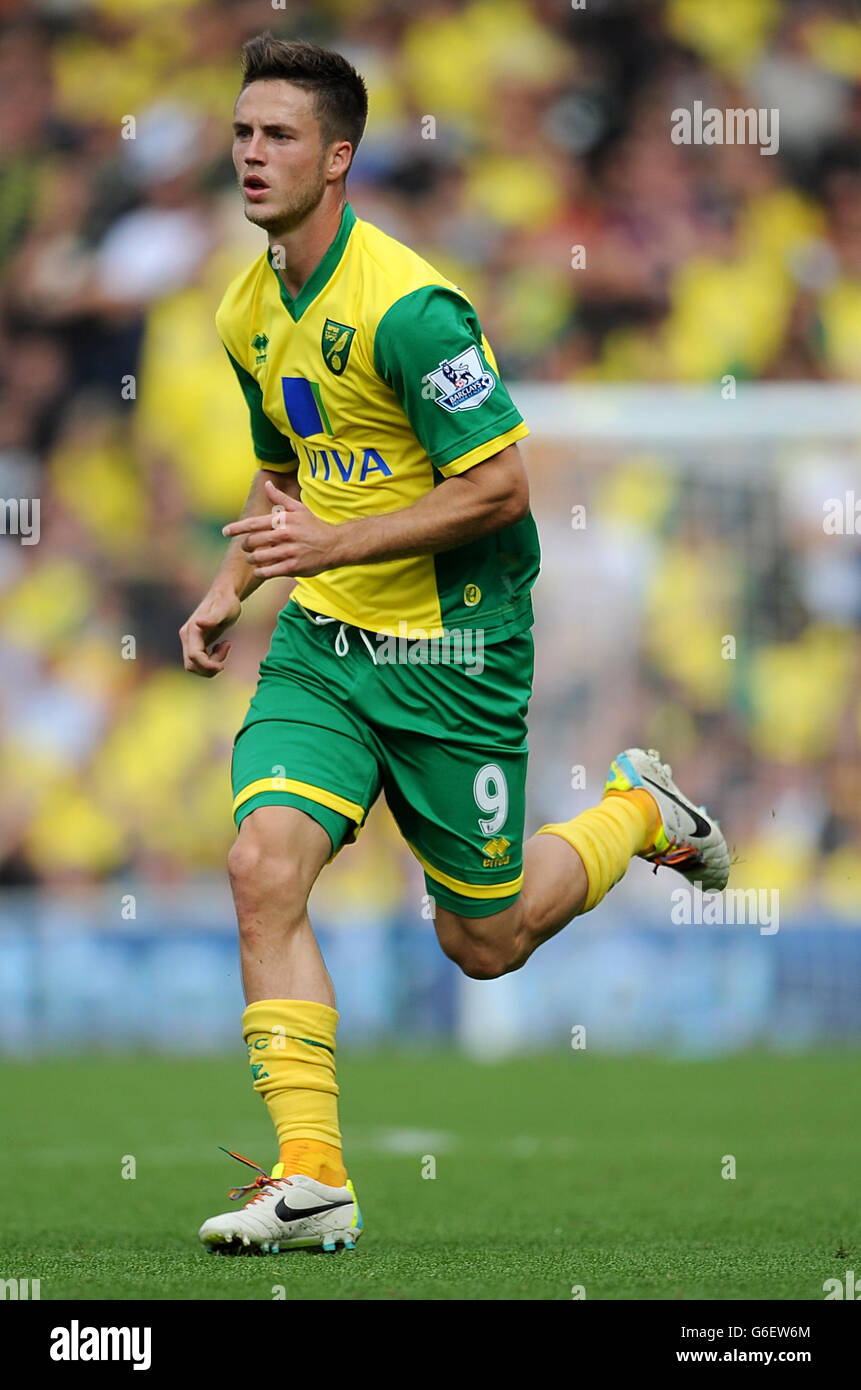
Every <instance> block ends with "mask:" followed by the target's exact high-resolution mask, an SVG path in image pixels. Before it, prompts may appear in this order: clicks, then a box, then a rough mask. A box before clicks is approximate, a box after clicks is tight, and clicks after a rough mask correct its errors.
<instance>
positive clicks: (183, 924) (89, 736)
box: [0, 0, 861, 1056]
mask: <svg viewBox="0 0 861 1390" xmlns="http://www.w3.org/2000/svg"><path fill="white" fill-rule="evenodd" d="M0 15H2V31H0V257H2V287H0V496H2V498H3V499H24V498H38V499H40V502H41V535H40V539H39V543H38V544H33V545H27V544H23V543H22V538H21V537H19V536H15V535H6V536H0V668H2V686H0V788H2V803H0V1048H2V1049H4V1050H6V1051H7V1052H10V1053H16V1052H20V1053H22V1054H23V1053H25V1052H26V1053H30V1052H32V1050H33V1049H34V1047H35V1048H38V1047H43V1048H45V1049H51V1050H57V1049H63V1050H65V1051H68V1050H72V1051H74V1050H75V1049H76V1048H82V1047H93V1046H99V1047H100V1046H114V1047H133V1048H141V1047H145V1048H156V1049H160V1048H168V1047H170V1046H171V1044H172V1043H173V1042H174V1041H175V1037H176V1033H177V1030H178V1029H179V1028H181V1029H182V1033H183V1037H184V1039H185V1042H186V1045H188V1044H189V1041H191V1043H192V1045H194V1046H196V1047H198V1048H199V1049H200V1050H201V1051H203V1052H206V1051H209V1050H223V1049H226V1048H232V1049H235V1048H237V1045H238V1033H239V1011H240V1007H241V1004H240V991H239V981H238V965H237V951H236V945H235V940H234V926H233V915H232V908H231V904H230V900H229V894H228V891H227V886H226V880H225V872H224V860H225V855H226V851H227V848H228V845H229V843H230V841H231V838H232V824H231V818H230V793H229V781H228V762H229V755H230V745H231V740H232V736H233V733H234V731H235V729H236V728H237V727H238V725H239V723H240V721H241V718H242V716H243V714H244V710H245V707H246V704H247V700H248V698H249V695H250V693H251V690H252V688H253V683H254V680H255V675H256V668H257V663H258V661H259V660H260V658H261V657H262V655H263V653H264V651H265V647H266V644H267V641H268V634H269V631H270V629H271V625H272V622H273V619H274V615H275V613H276V611H277V609H278V608H279V607H280V605H281V604H282V603H283V602H284V601H285V598H286V594H287V587H286V585H283V584H281V585H279V584H277V583H270V584H269V585H267V586H266V587H265V588H264V589H263V590H262V591H261V592H260V593H259V594H258V595H257V596H256V597H255V598H254V599H253V600H252V601H251V602H250V603H249V605H248V607H247V610H246V612H245V614H244V616H243V619H242V622H241V624H240V626H239V627H238V628H237V629H236V632H235V645H234V648H233V651H232V653H231V657H230V661H229V665H228V668H227V670H226V671H225V673H224V674H223V675H222V676H220V677H219V678H218V679H217V680H216V681H215V682H203V681H198V680H195V679H193V678H191V677H190V676H188V675H186V674H185V673H184V672H183V671H182V668H181V665H180V661H179V645H178V639H177V629H178V628H179V626H180V625H181V623H182V622H183V621H184V619H185V617H186V616H187V615H188V613H189V611H190V610H191V608H192V607H193V606H194V605H195V604H196V602H197V601H198V599H199V598H200V596H201V595H202V593H203V592H204V589H205V587H206V586H207V584H208V582H209V579H210V577H211V574H212V572H213V570H214V568H215V566H216V564H217V561H218V557H219V554H220V552H221V548H222V544H223V543H222V541H221V537H220V533H219V528H220V526H221V525H222V524H223V523H224V521H225V520H227V519H230V518H232V517H233V516H235V515H236V514H237V513H238V510H239V508H240V506H241V504H242V502H243V500H244V497H245V494H246V492H247V489H248V486H249V480H250V476H251V470H252V467H253V464H252V460H251V454H250V443H249V437H248V431H247V421H246V416H245V406H244V402H243V400H242V398H241V395H240V393H239V391H238V389H237V388H236V384H235V381H234V380H233V378H232V375H231V372H230V368H229V365H228V363H227V362H226V360H225V358H224V353H223V351H222V349H221V347H220V344H219V342H218V340H217V337H216V334H215V329H214V325H213V314H214V311H215V307H216V305H217V303H218V300H219V298H220V296H221V293H222V291H223V289H224V287H225V286H226V284H227V282H228V280H229V279H230V277H231V276H232V275H233V274H235V273H236V272H237V271H238V270H239V269H241V268H242V267H243V265H245V264H246V263H247V262H248V261H249V260H250V259H251V258H253V256H254V255H256V254H257V253H258V252H259V250H260V247H261V241H260V234H259V233H258V232H256V231H255V230H254V229H252V228H251V227H249V226H248V225H247V224H246V223H245V222H244V220H243V218H242V214H241V207H240V201H239V198H238V195H237V193H236V191H235V187H234V183H233V177H232V168H231V163H230V157H229V122H230V117H231V109H232V103H233V100H234V97H235V95H236V90H237V85H238V49H239V46H240V44H241V42H242V41H243V40H244V39H245V38H247V37H249V36H250V35H251V34H253V33H256V32H259V31H260V30H261V29H263V28H267V27H271V28H272V29H273V30H274V31H275V32H276V33H277V34H279V35H283V36H302V37H308V38H314V39H316V40H318V41H320V42H322V43H325V44H328V45H330V46H332V47H336V48H338V49H339V50H340V51H343V52H344V53H346V54H347V56H349V57H350V58H351V59H352V60H353V61H354V62H355V63H356V65H357V66H358V67H359V69H360V71H362V73H363V74H364V75H365V78H366V80H367V82H368V86H369V89H370V93H371V117H370V123H369V128H368V132H367V135H366V137H365V140H364V143H363V145H362V147H361V149H360V151H359V154H358V157H357V159H356V163H355V166H354V169H353V172H352V173H351V176H350V180H349V183H348V194H349V197H350V199H351V202H352V203H353V205H354V207H355V209H356V211H357V213H358V215H359V216H361V217H365V218H367V219H369V220H371V221H373V222H375V223H377V224H379V225H380V226H382V227H383V228H384V229H385V230H387V231H389V232H391V233H392V234H394V235H395V236H397V237H399V238H401V239H402V240H404V241H406V242H407V243H408V244H410V245H411V246H414V247H415V248H416V249H418V250H419V251H420V252H422V253H423V254H425V255H426V256H427V257H428V258H429V259H430V260H431V261H433V262H434V263H436V264H437V265H438V266H439V267H440V268H441V269H442V270H443V271H444V272H445V273H446V274H447V275H449V276H451V277H452V278H453V279H454V280H455V281H456V283H458V284H460V285H462V286H463V287H464V288H465V289H466V290H467V292H468V293H469V294H470V296H471V297H472V299H473V300H474V302H475V303H476V305H477V307H478V309H479V312H480V315H481V318H482V321H483V324H484V327H485V330H486V332H487V334H488V336H489V338H490V340H491V342H492V343H493V345H494V348H495V350H496V353H497V356H498V358H499V360H500V365H501V368H502V371H503V373H504V375H505V377H506V378H507V380H508V381H509V382H510V383H511V384H512V390H513V394H514V396H515V399H517V400H518V402H519V403H520V405H521V407H522V408H523V410H524V412H525V413H526V416H527V419H528V420H529V421H530V423H531V424H532V426H533V434H532V437H531V438H530V440H528V441H527V442H526V446H525V453H526V456H527V459H528V465H529V469H530V475H531V480H532V486H533V494H534V509H535V512H536V516H537V519H538V522H539V527H540V531H541V536H542V542H543V550H544V565H543V573H542V576H541V579H540V581H539V584H538V587H537V590H536V613H537V621H536V641H537V652H538V661H537V678H536V690H535V699H534V704H533V711H532V738H531V748H532V763H531V780H530V799H529V807H528V824H527V828H528V830H529V831H530V833H531V831H532V830H534V829H535V828H537V826H538V825H539V824H542V823H543V822H544V821H546V820H558V819H560V818H561V817H562V816H570V815H574V814H576V812H577V811H578V810H580V809H582V808H583V807H584V806H585V805H587V804H589V803H590V802H592V801H594V800H595V798H596V797H597V795H598V794H599V792H600V787H601V785H602V781H603V776H604V771H605V767H606V764H607V762H608V760H609V758H610V757H611V756H612V755H613V754H614V753H615V752H616V751H617V750H618V749H619V748H621V747H624V746H625V745H626V744H628V743H641V744H644V745H646V746H649V745H654V746H657V747H658V748H660V749H661V751H662V754H663V756H664V757H665V758H667V759H668V760H669V761H670V762H671V763H672V764H673V767H674V770H675V772H676V774H677V776H678V777H679V780H680V781H681V782H682V784H683V785H691V786H693V787H696V788H698V789H700V788H701V789H702V793H701V794H702V796H703V798H704V799H705V800H707V802H708V804H709V806H710V807H712V808H716V809H717V810H718V812H719V814H720V816H721V820H722V822H723V824H724V825H725V827H726V828H727V830H728V833H729V838H730V839H731V841H732V842H733V843H734V844H735V845H736V846H737V848H738V852H739V855H740V862H739V863H738V865H737V866H736V868H735V869H734V871H733V877H732V879H731V886H734V887H739V888H756V889H778V890H779V893H780V899H779V903H780V930H779V932H778V933H777V934H774V935H761V934H760V933H759V931H758V929H757V927H756V926H753V925H748V926H744V927H730V926H712V927H708V926H690V927H683V926H678V925H675V924H674V923H673V922H672V921H671V911H670V909H671V899H670V894H671V891H672V889H673V887H674V886H675V885H676V883H677V882H678V880H675V879H674V876H672V875H670V874H669V873H662V874H661V875H659V876H658V877H657V878H654V877H652V876H651V875H650V873H649V872H648V870H647V869H646V866H645V865H641V864H635V865H634V866H633V867H632V869H631V871H630V873H629V874H628V876H627V878H626V879H625V881H624V882H623V884H621V885H620V886H619V887H617V888H616V889H615V890H614V892H613V893H612V895H611V897H610V898H609V899H608V901H607V902H606V903H605V904H604V905H603V906H602V907H601V908H600V910H599V912H598V913H597V914H595V916H594V917H591V918H587V919H584V920H583V921H581V922H578V923H577V924H576V925H575V926H574V927H572V928H570V929H569V930H568V931H567V932H565V933H563V934H562V935H561V936H560V937H558V938H557V939H556V940H555V941H554V942H552V943H551V944H550V945H548V946H547V947H545V948H544V949H543V950H542V951H541V952H540V953H539V955H538V956H536V957H535V959H534V960H533V961H532V962H531V963H530V965H529V967H528V969H527V970H526V971H524V972H522V973H521V974H519V975H517V976H512V977H508V978H507V979H504V980H501V981H498V982H495V983H493V984H491V985H487V984H481V985H479V984H476V983H474V982H470V981H467V980H464V979H463V978H461V977H459V976H458V973H457V971H456V970H455V968H454V967H453V966H452V965H451V964H450V963H449V962H448V961H447V960H446V959H445V958H444V957H443V956H442V954H441V952H440V951H439V948H438V947H437V945H436V942H435V939H434V936H433V932H432V924H431V922H430V921H429V918H428V906H427V903H426V901H425V899H424V885H423V882H422V879H421V876H420V874H419V872H418V871H417V868H416V866H415V865H414V864H413V862H412V860H411V859H410V856H409V855H408V853H407V852H406V851H405V850H404V848H403V847H402V846H401V845H400V843H399V841H398V838H397V835H396V832H395V831H394V829H393V827H392V825H391V822H390V821H389V819H388V816H387V813H386V812H385V809H384V808H383V807H382V806H379V807H378V808H377V809H376V811H375V813H374V814H373V815H372V817H371V819H370V821H369V824H368V826H367V828H366V829H365V830H364V831H363V833H362V835H361V837H360V839H359V841H358V843H357V845H356V846H355V847H352V848H350V849H349V850H347V851H345V852H344V853H343V854H342V855H341V856H340V857H339V859H338V861H337V862H336V864H335V866H334V867H333V868H332V869H331V870H330V871H329V872H327V873H326V874H325V876H324V878H323V881H322V883H321V884H320V887H319V889H318V891H317V893H316V895H315V899H314V904H313V908H314V920H315V923H316V925H317V926H318V929H319V933H320V937H321V941H322V944H323V947H324V953H325V955H326V957H327V962H328V965H329V968H330V971H331V973H332V976H333V978H334V980H335V983H336V988H337V991H338V1000H339V1007H340V1009H341V1014H342V1029H341V1034H340V1036H341V1039H342V1041H343V1043H345V1044H347V1045H348V1047H353V1046H358V1045H360V1044H363V1043H395V1042H397V1044H398V1045H399V1046H406V1045H407V1044H417V1043H427V1044H432V1043H439V1042H446V1043H448V1042H452V1041H454V1042H455V1043H457V1044H459V1045H460V1046H461V1047H463V1048H467V1049H469V1050H470V1051H472V1052H474V1053H476V1054H479V1055H500V1054H505V1053H506V1052H516V1051H519V1050H522V1049H524V1048H528V1047H538V1046H549V1045H556V1046H561V1047H567V1046H568V1038H569V1035H570V1030H571V1027H572V1025H573V1024H575V1023H586V1024H587V1025H588V1029H589V1045H590V1048H595V1049H599V1050H607V1051H609V1050H613V1049H619V1050H632V1049H633V1050H636V1049H640V1048H660V1049H669V1050H672V1051H674V1052H679V1053H682V1054H685V1055H691V1054H693V1055H700V1056H709V1055H712V1054H713V1053H716V1052H722V1051H727V1050H732V1049H735V1048H740V1047H745V1046H750V1045H754V1044H762V1043H765V1044H769V1045H772V1046H776V1047H787V1048H791V1049H795V1048H803V1047H807V1046H810V1045H812V1044H815V1043H818V1042H821V1041H825V1040H829V1041H831V1042H835V1041H837V1042H840V1043H849V1042H852V1041H854V1042H855V1044H857V1043H858V1041H859V1038H861V1002H859V1001H861V989H859V986H861V931H859V926H861V910H859V892H861V797H859V794H858V787H859V774H861V641H859V636H858V631H859V618H861V516H859V521H858V525H857V531H858V534H856V533H855V532H854V530H853V529H852V527H851V526H850V527H848V528H847V530H848V532H849V533H848V534H842V535H832V534H828V533H827V532H826V531H825V529H824V527H823V516H824V508H825V506H826V504H827V501H828V499H832V498H837V499H843V500H845V499H846V497H847V494H851V493H852V490H853V489H854V490H855V492H856V493H857V495H858V496H859V498H861V449H860V448H859V440H858V423H859V420H861V410H859V402H861V173H859V162H858V151H859V134H861V130H859V127H861V100H859V83H858V79H859V76H861V31H859V28H858V27H857V24H856V23H855V22H854V15H855V10H854V7H853V6H851V5H849V4H844V3H840V0H833V2H832V0H818V3H813V4H811V3H789V0H787V3H781V2H780V0H720V3H716V2H715V3H707V0H666V3H657V2H656V3H648V2H647V0H636V2H635V0H630V3H628V2H626V0H588V4H587V7H586V9H584V10H578V9H575V8H573V6H570V5H567V4H564V3H561V0H531V3H526V0H465V2H462V0H425V2H424V3H422V4H421V5H420V6H417V5H413V4H409V3H406V2H405V0H403V2H399V0H389V2H388V3H386V0H316V3H314V4H308V5H306V6H303V5H301V4H290V3H287V5H286V6H285V7H284V8H283V9H281V8H273V6H271V5H269V4H264V3H262V0H237V3H231V2H230V0H223V3H197V2H195V0H189V3H182V0H169V3H160V0H93V3H85V2H84V0H81V2H80V3H79V0H30V3H27V4H21V5H19V4H16V3H14V0H12V2H11V3H10V0H5V3H3V4H2V5H0ZM695 100H701V101H703V102H704V104H705V105H714V106H717V107H719V108H722V109H723V108H725V107H733V106H744V107H748V106H753V107H768V108H771V107H777V108H779V111H780V150H779V153H778V154H777V155H775V156H774V157H765V156H762V155H760V153H759V151H758V150H757V149H756V148H750V147H743V146H742V147H738V146H727V145H723V146H721V145H715V146H710V147H696V146H694V147H681V146H676V145H673V144H672V143H671V142H670V139H669V127H670V112H671V111H672V110H673V109H674V108H677V107H680V106H685V107H689V106H690V105H691V104H692V102H693V101H695ZM130 116H133V117H134V119H135V138H134V139H123V138H122V134H123V129H124V126H125V130H126V133H128V131H129V129H130V128H129V126H128V121H127V118H128V117H130ZM429 116H431V117H433V122H435V129H434V124H433V123H428V121H427V119H426V118H427V117H429ZM429 133H432V134H433V137H434V138H424V137H425V136H426V135H428V134H429ZM578 245H582V246H584V247H585V248H586V265H585V268H581V269H574V268H572V248H573V247H575V246H578ZM728 376H731V377H732V378H734V380H735V383H736V397H735V399H732V398H731V396H730V394H729V392H728V388H727V384H726V378H727V377H728ZM850 505H851V504H850ZM581 506H582V507H585V519H586V524H585V526H584V527H582V528H581V527H579V526H577V525H576V524H572V523H574V522H575V521H576V516H577V514H576V513H572V508H576V507H581ZM727 635H731V636H733V637H734V638H735V641H736V652H735V657H734V658H733V659H724V656H722V643H723V639H724V638H725V637H726V636H727ZM130 637H131V638H134V656H133V659H127V658H128V657H129V656H130V651H129V643H128V638H130ZM578 767H582V768H583V769H584V770H585V786H584V785H582V782H583V778H582V777H580V776H579V775H578V774H577V773H576V771H575V769H576V768H578Z"/></svg>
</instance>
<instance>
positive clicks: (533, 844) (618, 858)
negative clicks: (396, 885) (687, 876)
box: [435, 790, 660, 980]
mask: <svg viewBox="0 0 861 1390" xmlns="http://www.w3.org/2000/svg"><path fill="white" fill-rule="evenodd" d="M659 825H660V816H659V813H658V808H657V805H656V803H655V801H654V799H653V798H652V796H651V795H650V794H649V793H648V792H643V791H640V790H635V791H633V792H630V793H628V795H627V796H626V797H625V798H624V800H623V798H622V797H620V796H616V797H612V798H611V797H609V796H608V797H605V798H604V800H603V801H602V802H600V803H599V805H598V806H594V807H592V808H591V809H590V810H588V811H584V812H583V813H582V815H580V816H576V817H575V818H574V820H572V821H569V822H567V825H564V826H560V827H559V828H558V829H559V830H563V829H564V830H565V831H566V832H568V833H566V834H564V835H561V834H558V833H550V832H549V831H546V830H545V831H539V832H538V834H537V835H533V836H532V838H531V839H530V840H527V842H526V844H525V845H524V847H523V887H522V888H521V890H520V895H519V897H518V898H517V900H516V901H515V902H513V903H512V904H511V905H510V906H509V907H506V908H503V910H502V911H501V912H496V913H494V914H493V915H492V916H481V917H472V916H465V915H463V914H461V913H457V912H454V911H452V910H451V909H450V908H447V907H444V906H442V905H441V904H438V905H437V909H436V917H435V926H436V932H437V937H438V938H439V942H440V945H441V946H442V948H443V950H444V951H445V953H446V955H447V956H450V957H451V959H452V960H454V961H456V962H457V964H458V965H459V966H460V967H461V969H462V970H463V971H464V973H465V974H467V975H469V976H471V977H472V978H473V979H479V980H488V979H495V978H496V977H497V976H499V975H504V974H506V973H507V972H509V971H511V970H518V969H519V968H520V967H521V966H522V965H525V963H526V961H527V960H528V959H529V957H530V956H531V955H532V952H533V951H534V950H535V949H536V948H537V947H538V946H540V945H541V944H542V942H544V941H548V940H549V939H550V937H551V936H555V935H556V934H557V932H559V931H561V930H562V928H563V927H565V926H567V924H568V923H569V922H570V921H571V920H572V919H573V918H574V917H578V916H580V915H581V914H582V913H583V912H588V911H590V910H591V909H592V908H593V907H594V906H596V904H597V903H598V902H600V900H601V898H603V897H604V895H605V894H606V893H607V892H608V891H609V889H610V888H611V887H612V886H613V884H614V883H617V882H618V881H619V879H620V878H621V877H622V876H623V875H624V873H625V870H626V869H627V867H628V865H629V864H630V862H631V859H632V858H633V857H634V856H635V855H637V854H639V853H640V852H641V851H642V850H644V849H646V848H648V846H649V845H650V844H651V843H652V841H653V840H654V837H655V834H656V832H657V829H658V827H659ZM575 843H576V844H577V845H579V848H575ZM587 866H588V868H587Z"/></svg>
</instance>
